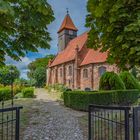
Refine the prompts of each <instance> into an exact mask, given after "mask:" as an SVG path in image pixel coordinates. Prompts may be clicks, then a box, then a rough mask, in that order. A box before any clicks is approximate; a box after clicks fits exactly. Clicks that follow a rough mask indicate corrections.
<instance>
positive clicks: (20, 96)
mask: <svg viewBox="0 0 140 140" xmlns="http://www.w3.org/2000/svg"><path fill="white" fill-rule="evenodd" d="M14 98H15V99H17V98H23V93H22V92H21V93H18V94H16V95H15V96H14Z"/></svg>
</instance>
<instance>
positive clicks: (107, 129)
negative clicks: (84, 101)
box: [89, 105, 131, 140]
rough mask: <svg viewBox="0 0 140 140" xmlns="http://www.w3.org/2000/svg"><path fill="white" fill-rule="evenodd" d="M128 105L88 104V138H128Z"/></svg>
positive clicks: (104, 139) (100, 139)
mask: <svg viewBox="0 0 140 140" xmlns="http://www.w3.org/2000/svg"><path fill="white" fill-rule="evenodd" d="M129 110H130V108H129V107H111V106H97V105H90V106H89V140H130V135H131V133H130V127H129Z"/></svg>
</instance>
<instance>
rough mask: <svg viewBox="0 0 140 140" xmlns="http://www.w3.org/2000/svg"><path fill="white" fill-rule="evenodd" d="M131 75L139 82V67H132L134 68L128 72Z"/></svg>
mask: <svg viewBox="0 0 140 140" xmlns="http://www.w3.org/2000/svg"><path fill="white" fill-rule="evenodd" d="M130 72H131V73H132V75H133V76H134V77H135V78H136V79H138V80H139V81H140V67H136V66H135V67H134V68H132V69H131V71H130Z"/></svg>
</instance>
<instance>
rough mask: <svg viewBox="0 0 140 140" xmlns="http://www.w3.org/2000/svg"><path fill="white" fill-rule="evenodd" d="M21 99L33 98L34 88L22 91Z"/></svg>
mask: <svg viewBox="0 0 140 140" xmlns="http://www.w3.org/2000/svg"><path fill="white" fill-rule="evenodd" d="M22 94H23V98H33V97H34V88H32V87H30V88H29V87H28V88H24V89H23V90H22Z"/></svg>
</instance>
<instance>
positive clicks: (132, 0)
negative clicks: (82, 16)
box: [86, 0, 140, 69]
mask: <svg viewBox="0 0 140 140" xmlns="http://www.w3.org/2000/svg"><path fill="white" fill-rule="evenodd" d="M139 4H140V2H139V1H138V0H116V1H114V0H88V4H87V10H88V12H89V14H88V15H87V19H86V26H87V27H90V28H91V30H90V32H89V38H88V46H89V47H91V48H94V49H98V48H101V51H103V52H104V51H108V50H109V55H108V62H109V63H111V64H113V63H115V64H117V65H118V66H119V67H120V68H121V69H130V68H132V67H134V66H135V65H140V34H139V32H140V9H139ZM101 44H102V45H101ZM102 46H103V47H102Z"/></svg>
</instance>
